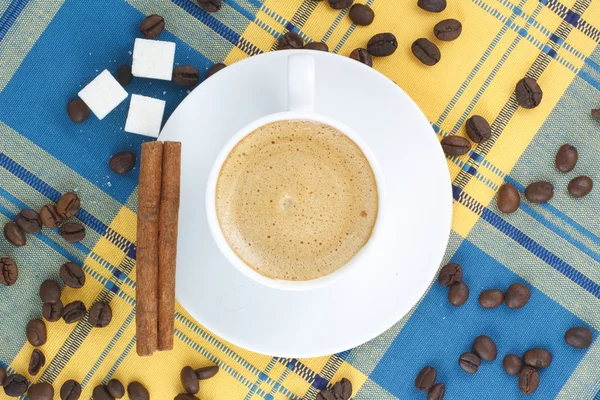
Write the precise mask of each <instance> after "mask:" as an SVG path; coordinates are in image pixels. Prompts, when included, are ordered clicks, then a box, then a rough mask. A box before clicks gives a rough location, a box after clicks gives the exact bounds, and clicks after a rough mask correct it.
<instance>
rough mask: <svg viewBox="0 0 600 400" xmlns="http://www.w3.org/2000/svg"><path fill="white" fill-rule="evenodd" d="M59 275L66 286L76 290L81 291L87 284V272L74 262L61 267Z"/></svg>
mask: <svg viewBox="0 0 600 400" xmlns="http://www.w3.org/2000/svg"><path fill="white" fill-rule="evenodd" d="M58 274H59V275H60V279H62V280H63V282H64V283H65V285H67V286H69V287H72V288H74V289H79V288H80V287H82V286H83V285H84V284H85V272H83V269H81V267H80V266H79V265H77V264H75V263H73V262H66V263H64V264H63V265H61V266H60V269H59V270H58Z"/></svg>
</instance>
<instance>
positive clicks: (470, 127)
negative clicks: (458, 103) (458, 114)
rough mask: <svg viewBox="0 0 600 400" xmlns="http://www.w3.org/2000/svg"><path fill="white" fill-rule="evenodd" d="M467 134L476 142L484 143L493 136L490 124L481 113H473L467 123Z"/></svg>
mask: <svg viewBox="0 0 600 400" xmlns="http://www.w3.org/2000/svg"><path fill="white" fill-rule="evenodd" d="M465 126H466V128H467V134H468V135H469V137H470V138H471V140H472V141H474V142H475V143H483V142H487V141H488V140H490V138H491V137H492V128H491V127H490V124H489V123H488V122H487V121H486V120H485V118H483V117H482V116H480V115H473V116H472V117H471V118H469V119H468V120H467V123H466V124H465Z"/></svg>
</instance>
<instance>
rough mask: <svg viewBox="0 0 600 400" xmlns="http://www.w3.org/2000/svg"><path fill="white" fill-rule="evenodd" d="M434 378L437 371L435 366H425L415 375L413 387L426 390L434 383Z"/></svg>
mask: <svg viewBox="0 0 600 400" xmlns="http://www.w3.org/2000/svg"><path fill="white" fill-rule="evenodd" d="M436 378H437V372H436V370H435V368H433V367H430V366H426V367H425V368H423V369H422V370H421V372H419V374H418V375H417V378H416V379H415V387H416V388H417V389H418V390H420V391H422V392H428V391H429V390H430V389H431V388H432V387H433V385H435V379H436Z"/></svg>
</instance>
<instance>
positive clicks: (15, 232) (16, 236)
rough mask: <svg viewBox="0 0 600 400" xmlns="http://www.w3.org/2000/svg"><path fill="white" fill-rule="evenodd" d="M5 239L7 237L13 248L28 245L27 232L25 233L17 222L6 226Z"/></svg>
mask: <svg viewBox="0 0 600 400" xmlns="http://www.w3.org/2000/svg"><path fill="white" fill-rule="evenodd" d="M4 237H6V240H8V241H9V242H10V243H11V244H12V245H13V246H17V247H22V246H25V245H26V244H27V238H26V237H25V232H23V229H21V228H20V227H19V225H17V223H16V222H9V223H8V224H6V225H4Z"/></svg>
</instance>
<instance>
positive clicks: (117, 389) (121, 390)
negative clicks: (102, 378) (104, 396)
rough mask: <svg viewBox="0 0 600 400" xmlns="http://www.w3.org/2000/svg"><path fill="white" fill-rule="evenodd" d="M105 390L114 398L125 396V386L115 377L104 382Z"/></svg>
mask: <svg viewBox="0 0 600 400" xmlns="http://www.w3.org/2000/svg"><path fill="white" fill-rule="evenodd" d="M106 390H108V393H110V395H111V396H112V397H114V398H115V399H120V398H121V397H123V396H125V387H124V386H123V384H122V383H121V381H119V380H117V379H111V380H110V381H108V383H107V384H106Z"/></svg>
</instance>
